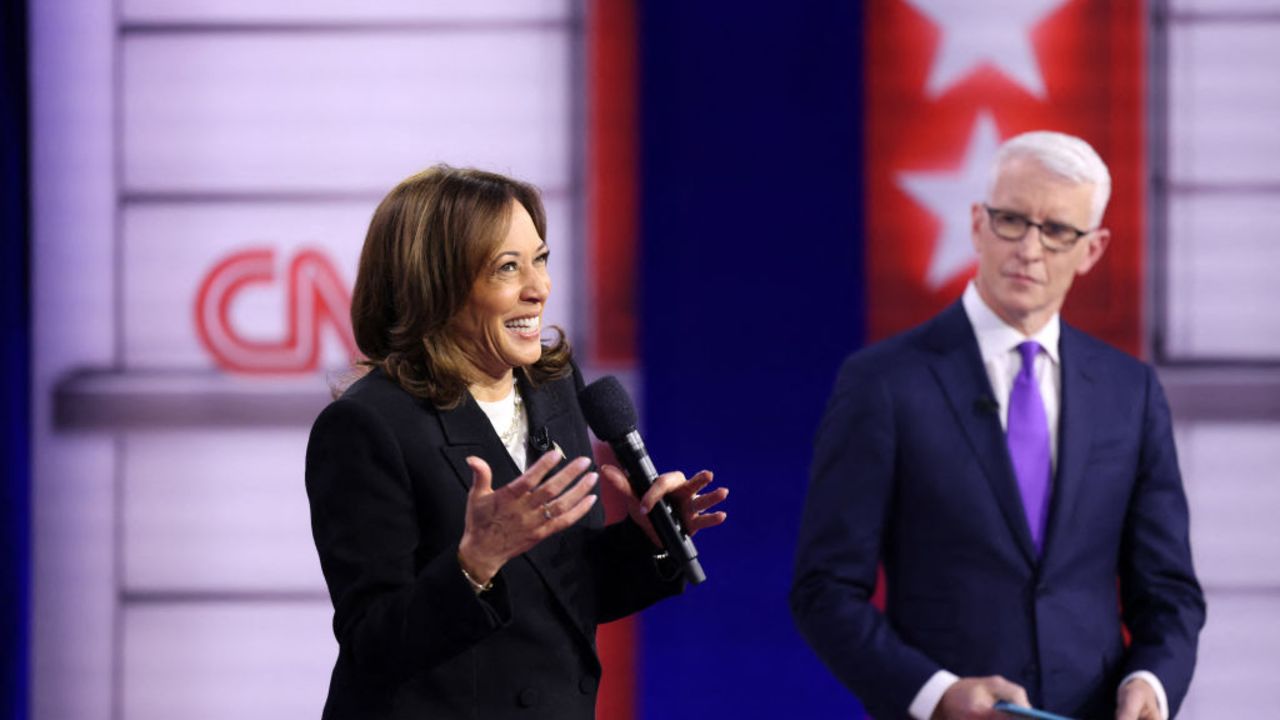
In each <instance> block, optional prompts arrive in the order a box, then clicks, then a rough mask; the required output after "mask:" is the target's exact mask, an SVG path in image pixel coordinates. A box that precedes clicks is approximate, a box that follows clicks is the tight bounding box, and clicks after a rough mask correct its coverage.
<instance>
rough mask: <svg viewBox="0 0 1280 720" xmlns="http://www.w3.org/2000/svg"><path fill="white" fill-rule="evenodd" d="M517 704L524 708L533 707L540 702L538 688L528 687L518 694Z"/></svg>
mask: <svg viewBox="0 0 1280 720" xmlns="http://www.w3.org/2000/svg"><path fill="white" fill-rule="evenodd" d="M516 704H518V705H519V706H520V707H523V708H531V707H533V706H534V705H537V704H538V689H537V688H531V687H527V688H525V689H523V690H521V691H520V694H519V695H517V696H516Z"/></svg>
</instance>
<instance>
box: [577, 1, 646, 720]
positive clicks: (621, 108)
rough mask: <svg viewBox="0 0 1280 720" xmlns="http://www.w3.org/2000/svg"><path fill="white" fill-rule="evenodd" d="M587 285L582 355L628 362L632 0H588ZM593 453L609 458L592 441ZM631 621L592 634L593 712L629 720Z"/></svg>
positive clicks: (635, 138)
mask: <svg viewBox="0 0 1280 720" xmlns="http://www.w3.org/2000/svg"><path fill="white" fill-rule="evenodd" d="M586 28H587V33H586V45H587V53H586V54H587V68H586V73H587V172H586V177H587V258H588V273H587V287H588V288H589V293H590V296H589V300H588V302H589V303H590V308H591V310H590V314H589V316H588V317H589V318H590V322H591V327H590V338H591V347H590V348H588V354H587V356H588V358H589V359H590V360H591V362H593V363H596V364H599V365H626V366H630V365H634V364H635V363H636V361H637V357H636V323H635V313H636V299H635V284H636V271H635V268H636V232H637V226H638V214H637V207H636V198H637V192H636V186H637V181H638V177H639V167H638V162H637V144H638V142H639V132H638V131H637V123H638V117H637V108H636V72H637V67H636V63H637V36H636V17H635V6H634V5H633V3H632V0H596V1H595V2H589V3H587V17H586ZM596 457H597V458H598V459H599V460H600V461H601V462H611V461H613V458H612V455H611V453H610V452H609V449H608V447H607V446H605V445H601V444H597V446H596ZM601 494H602V496H603V497H604V502H605V511H606V521H607V522H617V521H618V520H621V519H622V517H623V516H624V515H625V514H626V506H625V500H623V499H622V498H619V497H614V496H611V495H610V493H609V492H608V487H607V486H602V489H601ZM636 623H637V621H636V619H635V618H633V617H629V618H623V619H622V620H618V621H615V622H612V623H608V624H606V625H601V626H600V628H599V630H598V631H597V635H596V644H597V647H598V650H599V654H600V664H601V665H602V666H603V668H604V675H603V677H602V679H601V683H600V695H599V697H598V699H597V702H596V717H599V718H609V719H610V720H614V719H615V718H616V719H617V720H631V718H634V717H635V716H636V715H637V712H636V705H637V701H636V673H637V672H638V669H639V663H638V662H637V658H636V636H637V634H638V633H637V628H636Z"/></svg>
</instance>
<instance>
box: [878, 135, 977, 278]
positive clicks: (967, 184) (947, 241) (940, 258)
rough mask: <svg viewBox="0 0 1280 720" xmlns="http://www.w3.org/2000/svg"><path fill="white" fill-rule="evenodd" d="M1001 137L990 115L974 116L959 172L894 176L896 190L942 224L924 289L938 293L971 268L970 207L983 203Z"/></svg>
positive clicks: (928, 172)
mask: <svg viewBox="0 0 1280 720" xmlns="http://www.w3.org/2000/svg"><path fill="white" fill-rule="evenodd" d="M999 146H1000V133H999V132H998V131H997V130H996V122H995V120H994V119H993V118H992V117H991V115H990V114H989V113H985V112H984V113H981V114H980V115H978V119H977V121H976V122H975V123H974V125H973V131H972V132H971V133H970V134H969V146H968V147H967V148H965V151H964V160H963V161H962V162H961V164H960V167H959V168H955V169H951V170H921V171H915V172H903V173H899V174H898V186H899V187H901V188H902V189H903V190H904V191H905V192H906V193H907V194H908V195H910V196H911V199H913V200H915V201H916V203H917V204H918V205H920V206H922V207H924V208H926V209H927V210H928V211H929V214H931V215H933V216H934V217H935V218H937V219H938V222H940V223H942V233H941V234H940V235H939V236H938V237H937V238H936V239H935V241H934V244H933V257H932V258H931V259H930V261H929V272H928V274H927V275H926V276H925V284H926V285H927V286H928V287H929V289H930V290H937V289H938V288H940V287H942V286H943V285H945V284H946V283H947V282H948V281H949V280H951V279H952V278H953V277H955V276H956V274H957V273H959V272H962V271H964V270H966V269H968V267H969V266H970V265H971V264H972V263H973V244H972V242H971V229H970V221H971V216H970V214H969V207H970V206H971V205H972V204H973V203H975V202H977V201H979V200H981V199H983V198H984V197H985V195H986V192H987V183H988V182H989V181H990V179H991V160H992V159H993V158H994V157H995V154H996V149H997V148H999Z"/></svg>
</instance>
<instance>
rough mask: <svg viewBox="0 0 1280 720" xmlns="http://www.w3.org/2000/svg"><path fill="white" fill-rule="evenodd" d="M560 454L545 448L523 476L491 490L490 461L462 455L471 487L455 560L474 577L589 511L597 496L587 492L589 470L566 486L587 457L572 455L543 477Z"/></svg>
mask: <svg viewBox="0 0 1280 720" xmlns="http://www.w3.org/2000/svg"><path fill="white" fill-rule="evenodd" d="M562 457H563V455H562V454H561V453H560V451H558V450H552V451H550V452H548V453H547V454H545V455H543V456H542V457H540V458H538V461H537V462H535V463H534V464H533V465H532V466H530V467H529V469H528V470H526V471H525V473H524V474H523V475H521V476H520V477H518V478H516V479H515V480H513V481H511V482H510V483H508V484H506V485H504V486H502V487H501V488H499V489H497V490H494V489H493V472H492V471H491V470H490V469H489V464H488V463H486V462H485V461H484V460H481V459H480V458H478V457H475V456H471V457H468V458H467V465H468V466H470V468H471V473H472V479H471V491H470V493H468V494H467V517H466V526H465V529H464V530H463V532H462V542H461V543H459V545H458V562H459V563H460V564H461V565H462V568H463V570H465V571H466V572H467V574H468V575H470V576H471V578H472V579H473V580H475V581H476V582H478V583H480V584H482V585H483V584H486V583H488V582H489V581H490V580H491V579H492V578H493V576H494V575H497V574H498V571H499V570H501V569H502V566H503V565H505V564H506V563H507V561H508V560H510V559H511V558H513V557H515V556H517V555H519V554H521V553H523V552H525V551H527V550H529V549H530V548H532V547H533V546H534V545H537V544H538V543H539V542H541V541H542V540H544V539H545V538H547V537H550V536H551V535H554V534H556V533H558V532H560V531H561V530H564V529H565V528H567V527H569V526H570V525H573V524H574V523H576V522H578V520H580V519H582V516H584V515H586V514H587V512H588V511H589V510H591V506H592V505H594V504H595V502H596V497H597V496H596V495H595V494H594V493H592V492H591V489H592V488H594V487H595V485H596V480H597V475H596V473H588V474H587V475H585V476H583V478H582V480H581V481H579V482H578V483H577V484H576V485H574V486H573V487H572V488H569V490H568V491H567V492H566V491H565V488H567V487H569V485H570V484H571V483H573V480H574V478H577V477H578V476H579V475H581V474H582V473H583V472H584V471H585V470H586V469H587V468H588V467H591V461H590V460H589V459H588V458H585V457H580V458H577V459H575V460H574V461H573V462H571V463H569V464H568V465H566V466H565V467H564V468H563V469H562V470H560V472H558V473H556V474H555V475H552V476H551V478H550V479H549V480H547V481H546V482H542V478H543V477H544V476H545V475H546V474H547V473H548V472H550V471H551V469H552V468H554V467H555V466H556V463H558V462H560V459H561V458H562ZM562 493H563V494H562Z"/></svg>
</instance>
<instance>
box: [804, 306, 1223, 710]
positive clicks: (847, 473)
mask: <svg viewBox="0 0 1280 720" xmlns="http://www.w3.org/2000/svg"><path fill="white" fill-rule="evenodd" d="M1059 349H1060V357H1061V363H1062V403H1061V411H1060V412H1061V415H1060V426H1059V432H1060V436H1059V444H1058V462H1057V472H1056V475H1055V477H1054V480H1053V488H1052V496H1051V500H1050V510H1049V518H1048V525H1047V528H1046V534H1045V541H1044V548H1043V553H1042V554H1041V555H1039V556H1037V554H1036V552H1035V549H1034V547H1033V545H1032V542H1031V534H1030V530H1029V528H1028V526H1027V522H1026V519H1025V515H1024V513H1023V510H1022V501H1021V498H1020V496H1019V492H1018V487H1017V482H1016V480H1015V478H1014V473H1013V467H1012V464H1011V462H1010V460H1009V453H1008V450H1007V448H1006V445H1005V438H1004V431H1003V429H1002V428H1001V425H1000V418H999V415H998V413H997V406H996V405H995V402H996V400H995V399H994V397H993V394H992V391H991V388H990V381H989V380H988V379H987V375H986V371H985V369H984V368H983V364H982V360H981V356H980V353H979V350H978V344H977V339H976V338H975V337H974V334H973V330H972V326H971V325H970V323H969V320H968V318H967V316H966V315H965V312H964V309H963V306H962V305H961V304H960V303H956V304H954V305H952V306H951V307H950V308H948V309H947V310H945V311H944V312H943V313H941V314H940V315H938V316H937V317H935V318H933V319H932V320H930V321H929V322H927V323H925V324H924V325H921V326H920V327H917V328H915V329H913V330H911V331H909V332H907V333H904V334H902V335H899V336H897V337H894V338H891V339H889V340H887V341H885V342H882V343H880V344H877V345H874V346H872V347H869V348H867V349H865V350H863V351H861V352H858V353H855V354H854V355H852V356H851V357H850V358H848V360H846V361H845V363H844V366H843V367H842V369H841V371H840V375H839V378H838V380H837V382H836V388H835V393H834V395H833V396H832V398H831V400H830V403H829V405H828V407H827V411H826V415H825V417H824V418H823V421H822V424H821V427H820V429H819V431H818V435H817V439H816V442H815V450H814V462H813V467H812V475H811V479H810V487H809V493H808V497H807V499H806V504H805V510H804V517H803V521H802V526H801V531H800V541H799V548H798V554H797V566H796V574H795V580H794V585H793V587H792V593H791V605H792V612H793V614H794V616H795V619H796V622H797V625H798V626H799V628H800V630H801V632H802V633H803V634H804V636H805V637H806V639H807V640H808V642H809V643H810V645H811V646H812V647H813V648H814V650H815V651H816V652H817V654H818V655H819V656H820V657H821V658H822V660H823V661H824V662H825V663H826V664H827V666H828V667H829V668H830V669H831V670H832V672H833V673H834V674H835V675H836V676H837V677H838V678H839V679H840V680H841V681H842V682H843V683H844V684H845V685H847V686H848V687H849V688H850V689H851V690H852V691H853V692H854V693H855V694H856V695H857V696H858V697H859V698H860V699H861V700H862V702H863V704H864V705H865V706H866V707H867V708H868V710H869V711H870V712H871V714H872V715H874V716H876V717H877V718H880V720H888V719H889V718H899V717H907V708H908V706H909V704H910V703H911V700H912V699H913V698H914V697H915V695H916V693H917V692H919V690H920V689H921V687H922V686H923V685H924V683H925V682H926V681H927V680H928V679H929V678H930V677H931V676H932V675H933V674H934V673H935V672H936V671H938V670H939V669H946V670H950V671H951V672H954V673H956V674H957V675H960V676H961V677H966V676H983V675H992V674H1000V675H1003V676H1004V677H1006V678H1008V679H1010V680H1012V681H1014V682H1017V683H1019V684H1020V685H1022V686H1023V687H1024V688H1025V689H1026V690H1027V693H1028V695H1029V696H1030V698H1031V701H1032V703H1033V704H1035V705H1037V706H1039V707H1043V708H1045V709H1048V710H1051V711H1055V712H1059V713H1063V714H1066V715H1070V716H1073V717H1084V718H1094V717H1096V718H1105V717H1110V716H1112V715H1113V714H1114V706H1115V694H1116V689H1117V685H1118V683H1119V681H1120V680H1121V679H1122V678H1123V677H1124V676H1125V675H1126V674H1128V673H1129V672H1132V671H1135V670H1149V671H1151V672H1153V673H1155V675H1156V676H1157V677H1158V678H1159V679H1160V681H1161V683H1162V684H1163V685H1164V688H1165V691H1166V693H1167V695H1168V699H1169V704H1170V708H1171V711H1172V712H1175V713H1176V711H1177V708H1178V706H1179V704H1180V703H1181V701H1182V698H1183V696H1184V695H1185V693H1186V690H1187V685H1188V683H1189V682H1190V680H1191V673H1192V670H1193V668H1194V666H1195V657H1196V643H1197V637H1198V635H1199V631H1200V628H1201V626H1202V625H1203V624H1204V616H1205V606H1204V598H1203V595H1202V593H1201V590H1200V587H1199V584H1198V583H1197V581H1196V578H1195V573H1194V571H1193V569H1192V563H1191V552H1190V545H1189V542H1188V519H1187V503H1186V497H1185V494H1184V492H1183V488H1182V480H1181V477H1180V475H1179V472H1178V465H1177V458H1176V454H1175V451H1174V443H1173V435H1172V430H1171V426H1170V419H1169V409H1168V406H1167V403H1166V401H1165V398H1164V394H1163V391H1162V390H1161V387H1160V384H1159V382H1158V380H1157V379H1156V376H1155V373H1154V372H1153V370H1152V369H1151V368H1150V367H1149V366H1147V365H1144V364H1142V363H1140V362H1138V361H1137V360H1134V359H1133V358H1131V357H1129V356H1128V355H1126V354H1124V353H1122V352H1120V351H1118V350H1116V349H1114V348H1111V347H1110V346H1108V345H1106V344H1104V343H1102V342H1099V341H1097V340H1095V339H1093V338H1090V337H1089V336H1087V335H1085V334H1083V333H1081V332H1079V331H1078V330H1075V329H1073V328H1071V327H1069V326H1067V325H1066V324H1065V323H1064V324H1063V326H1062V333H1061V340H1060V348H1059ZM881 565H883V569H884V575H885V580H886V597H885V608H884V612H883V613H882V612H881V611H879V610H878V609H876V608H875V607H873V606H872V604H871V596H872V593H873V591H874V589H875V585H876V577H877V568H878V567H879V566H881ZM1122 622H1123V625H1124V626H1125V627H1127V628H1128V630H1129V632H1130V633H1131V635H1132V642H1131V643H1130V644H1129V645H1128V646H1126V643H1125V639H1124V636H1123V633H1122Z"/></svg>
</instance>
